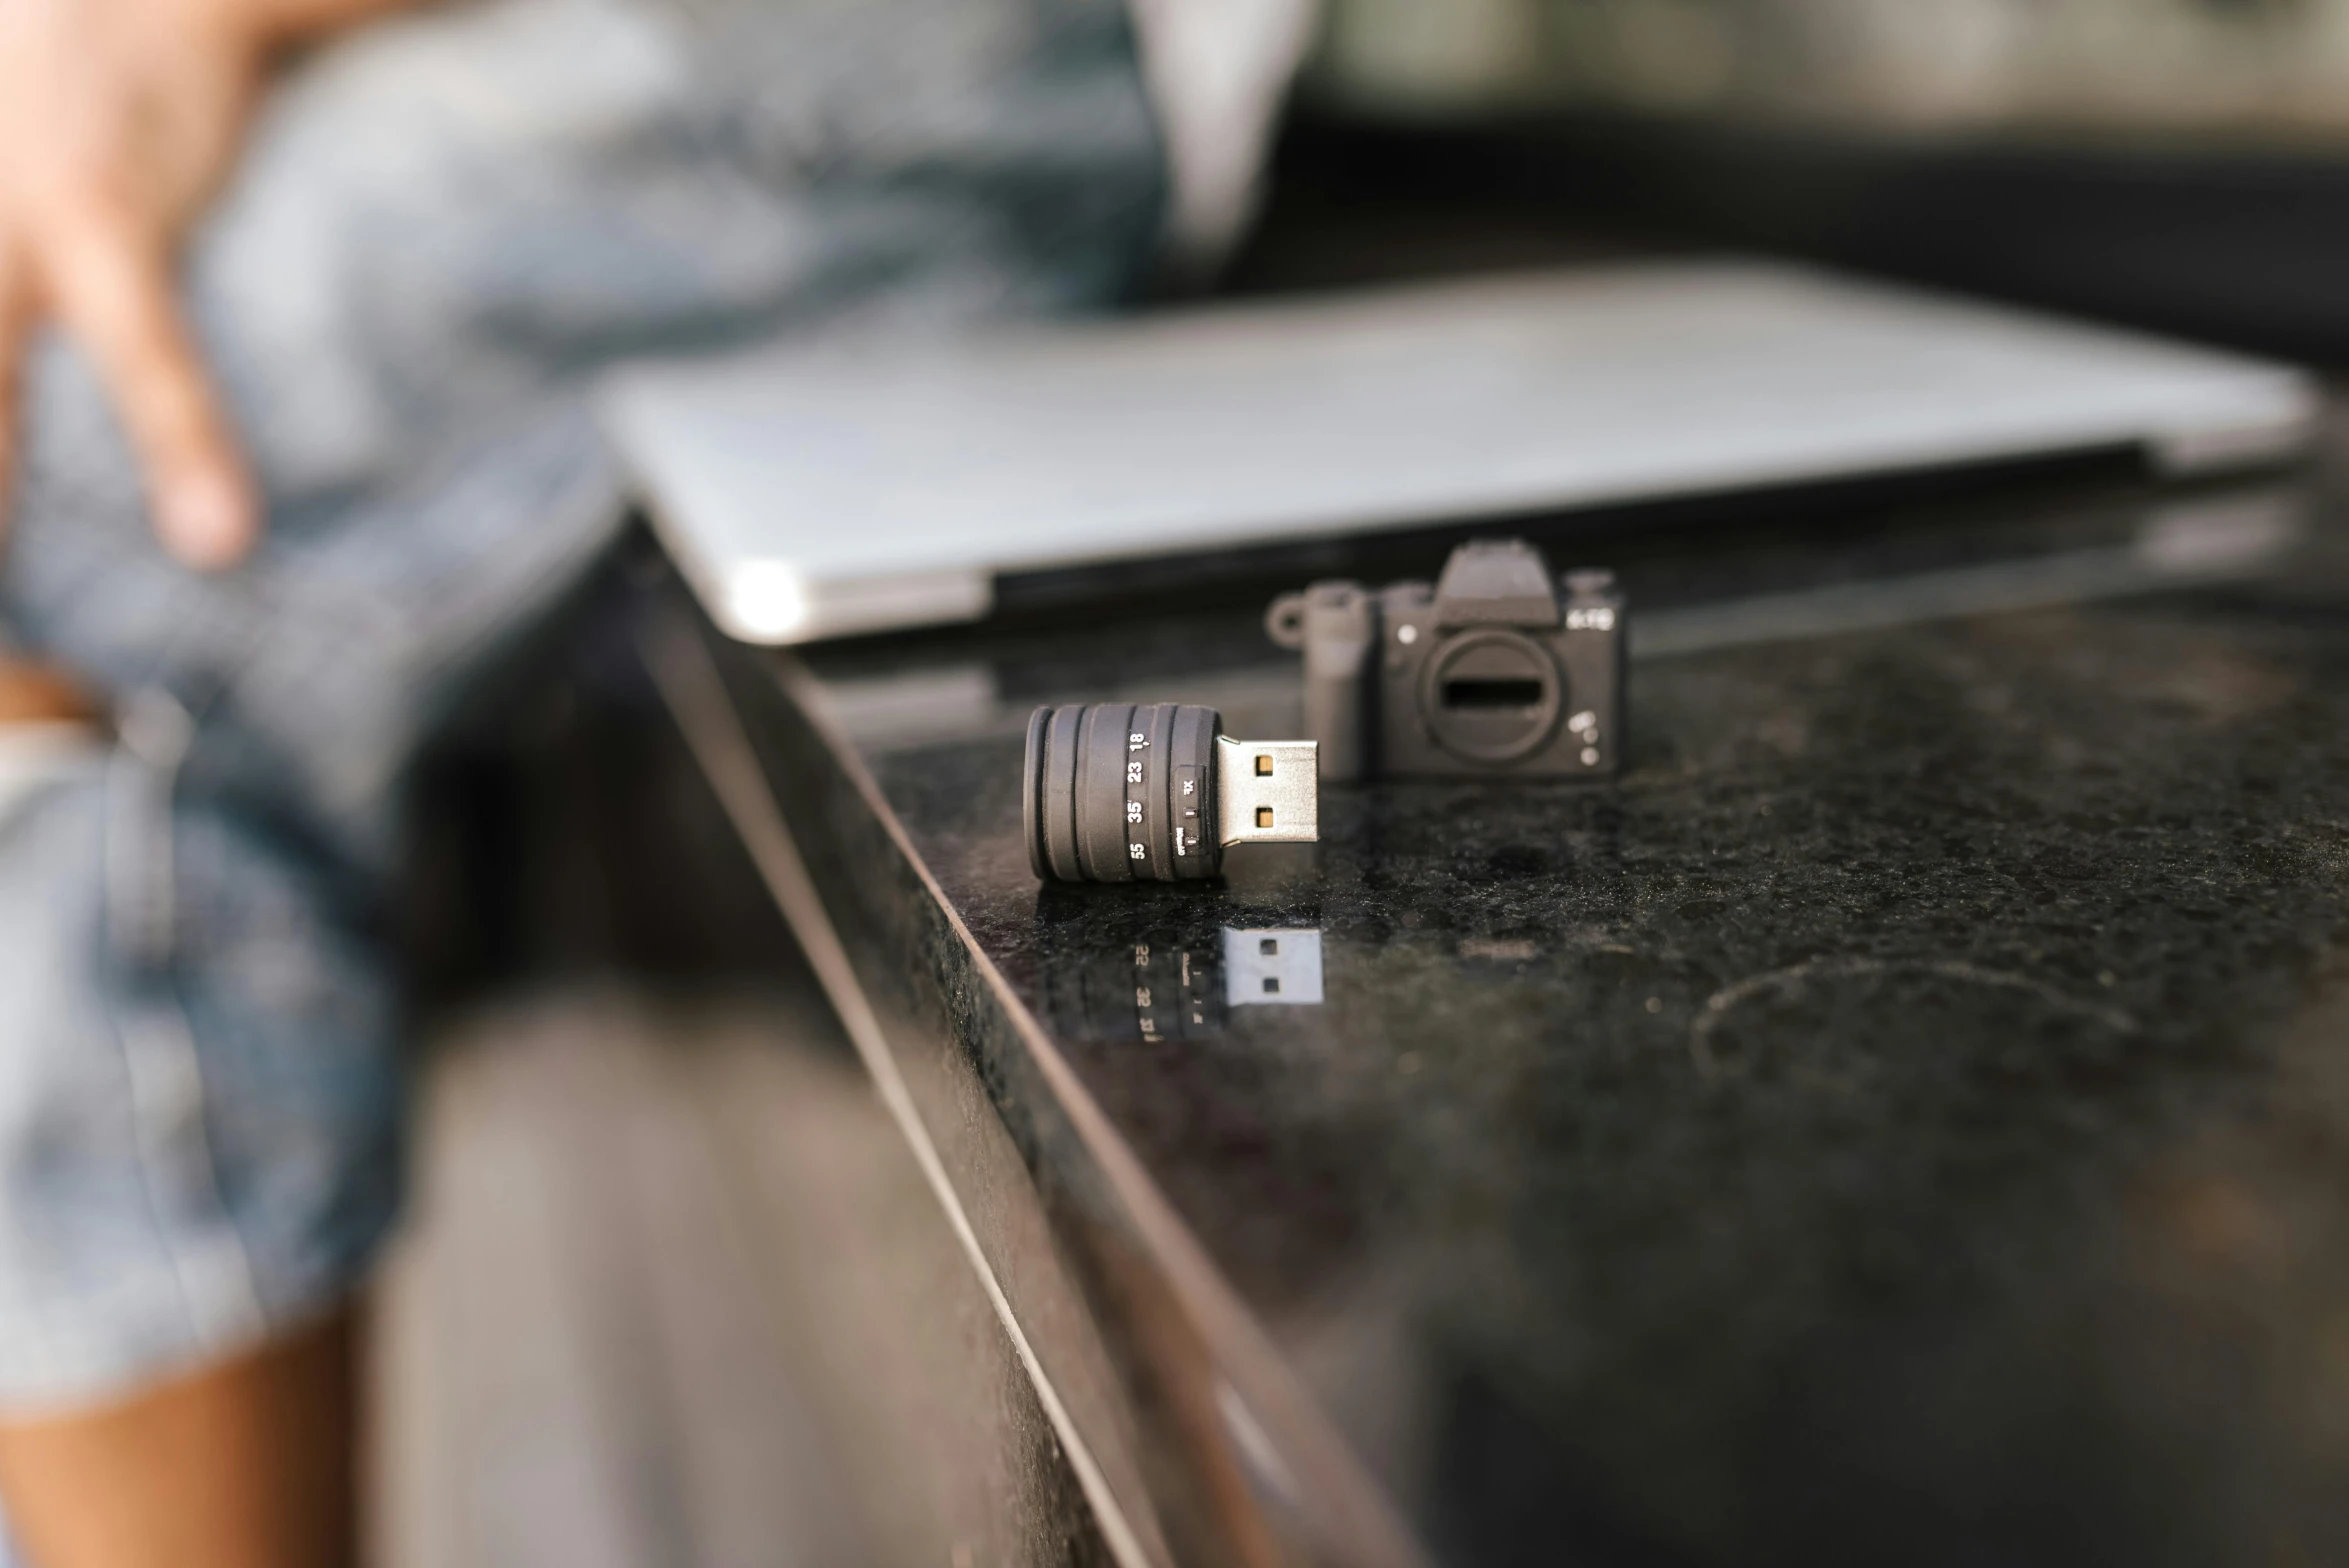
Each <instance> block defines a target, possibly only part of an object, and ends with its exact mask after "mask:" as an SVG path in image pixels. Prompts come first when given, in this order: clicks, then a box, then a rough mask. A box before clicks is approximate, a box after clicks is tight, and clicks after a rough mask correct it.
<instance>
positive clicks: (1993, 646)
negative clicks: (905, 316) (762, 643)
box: [687, 476, 2349, 1564]
mask: <svg viewBox="0 0 2349 1568" xmlns="http://www.w3.org/2000/svg"><path fill="white" fill-rule="evenodd" d="M2332 490H2333V487H2332V486H2331V484H2330V482H2329V481H2327V480H2325V479H2323V478H2322V477H2321V476H2319V477H2312V478H2308V479H2305V480H2303V479H2299V478H2293V479H2288V480H2286V481H2279V482H2275V483H2272V484H2270V485H2266V486H2259V487H2251V488H2242V489H2205V490H2198V491H2192V492H2178V491H2164V490H2155V489H2153V488H2151V487H2148V486H2145V485H2142V484H2134V483H2124V482H2108V481H2105V480H2103V479H2098V478H2087V477H2077V476H2075V477H2067V478H2061V479H2055V478H2051V479H2048V480H2046V481H2045V482H2043V483H2040V484H2037V485H2033V486H2028V487H2025V488H2023V489H2020V490H2015V489H1993V490H1989V491H1986V492H1984V493H1982V494H1978V495H1973V496H1969V497H1966V498H1963V499H1961V500H1952V501H1948V502H1942V501H1939V500H1936V499H1935V498H1933V497H1932V496H1931V495H1930V494H1928V495H1926V496H1924V497H1922V498H1913V497H1912V498H1907V499H1901V500H1898V501H1890V502H1885V503H1883V504H1875V503H1864V504H1852V505H1843V506H1839V507H1835V508H1826V509H1823V510H1822V512H1821V515H1819V516H1817V517H1805V516H1804V515H1802V514H1801V510H1800V508H1795V509H1792V511H1791V512H1788V513H1787V515H1782V516H1779V517H1777V518H1776V519H1775V520H1773V521H1769V522H1767V523H1766V524H1756V525H1755V526H1753V527H1751V528H1737V527H1729V526H1725V525H1721V524H1707V525H1704V526H1701V527H1695V526H1690V527H1680V528H1673V529H1664V528H1650V529H1644V530H1638V529H1631V530H1618V531H1614V532H1600V533H1581V534H1576V533H1558V532H1556V531H1553V532H1552V533H1551V534H1550V535H1549V536H1548V537H1547V538H1546V540H1545V542H1546V543H1547V545H1548V547H1549V548H1550V550H1551V552H1552V555H1553V558H1554V559H1555V560H1556V561H1557V562H1558V564H1559V565H1561V566H1565V565H1569V564H1583V563H1589V564H1608V565H1612V566H1614V567H1616V568H1617V570H1618V571H1619V572H1620V574H1621V575H1622V577H1623V579H1624V581H1625V583H1626V585H1627V587H1628V589H1629V591H1630V594H1631V596H1632V601H1633V604H1634V613H1635V616H1636V621H1635V626H1636V631H1635V636H1636V639H1637V641H1636V645H1635V653H1636V658H1635V662H1634V666H1633V674H1632V677H1631V683H1630V701H1631V725H1632V735H1633V740H1632V752H1631V763H1630V766H1629V767H1628V769H1627V770H1626V772H1625V773H1624V775H1623V777H1622V778H1621V779H1620V781H1619V782H1617V783H1615V784H1613V785H1611V786H1605V787H1589V786H1574V785H1554V786H1553V785H1512V786H1489V785H1471V784H1460V785H1444V784H1388V785H1377V786H1370V787H1361V788H1352V789H1337V788H1331V789H1327V790H1325V792H1324V795H1323V802H1322V827H1323V841H1322V842H1321V843H1320V844H1319V845H1317V846H1312V847H1300V848H1288V847H1274V846H1264V847H1259V848H1253V849H1249V848H1243V849H1240V850H1235V851H1234V852H1233V854H1232V857H1231V861H1230V875H1229V879H1228V881H1227V882H1226V883H1225V884H1223V885H1220V886H1205V887H1200V886H1188V885H1186V886H1176V887H1150V886H1136V887H1052V888H1043V887H1039V885H1038V884H1037V883H1036V881H1035V880H1034V878H1033V877H1032V876H1031V874H1030V872H1029V869H1028V866H1027V862H1026V857H1025V853H1024V849H1023V844H1022V838H1021V832H1020V825H1019V820H1018V808H1017V794H1018V778H1019V772H1020V751H1021V729H1022V725H1023V722H1024V720H1025V717H1026V715H1027V713H1028V711H1029V710H1030V708H1031V707H1032V706H1033V705H1035V704H1036V703H1039V702H1048V701H1049V702H1063V701H1077V700H1089V699H1097V698H1109V697H1115V698H1117V699H1119V700H1133V701H1143V700H1182V701H1196V702H1208V703H1213V704H1216V705H1218V706H1220V707H1221V708H1222V709H1223V711H1224V712H1225V715H1226V718H1227V722H1228V724H1229V727H1230V728H1231V729H1232V730H1233V732H1234V733H1237V734H1241V735H1247V736H1265V737H1270V736H1277V735H1280V734H1284V733H1292V732H1294V731H1296V729H1297V728H1298V724H1299V720H1298V714H1297V677H1296V671H1295V668H1294V664H1293V662H1292V661H1291V659H1290V658H1289V657H1288V656H1285V655H1282V654H1280V653H1278V652H1277V650H1274V649H1273V648H1272V647H1271V646H1270V645H1269V644H1268V643H1266V642H1265V641H1264V640H1263V637H1262V634H1261V631H1260V630H1259V629H1258V627H1257V624H1256V618H1255V613H1254V608H1253V607H1255V606H1260V605H1261V603H1262V602H1263V600H1262V597H1261V596H1260V592H1259V590H1260V589H1264V588H1269V587H1276V586H1294V585H1295V584H1296V583H1297V582H1301V581H1302V580H1303V577H1304V575H1311V573H1297V574H1292V575H1288V576H1283V575H1282V573H1281V571H1280V570H1279V563H1272V564H1273V567H1274V569H1273V570H1271V571H1269V572H1267V573H1266V574H1265V581H1264V582H1263V583H1260V584H1256V585H1253V586H1251V585H1245V584H1242V585H1236V586H1235V585H1227V586H1226V590H1219V591H1216V592H1199V593H1187V594H1185V595H1182V596H1175V595H1169V597H1170V598H1174V597H1180V598H1181V600H1182V604H1181V606H1180V607H1177V608H1165V607H1160V608H1153V607H1151V606H1150V605H1149V604H1148V603H1146V602H1138V603H1137V604H1135V605H1134V606H1133V607H1131V608H1130V610H1129V611H1128V612H1125V613H1121V614H1120V615H1119V616H1117V617H1116V618H1114V619H1106V620H1096V622H1095V623H1094V624H1092V625H1089V626H1083V627H1077V628H1074V629H1070V628H1066V627H1064V628H1062V629H1057V630H1052V631H1049V632H1047V631H1038V630H1023V629H1021V628H1020V627H1019V626H1017V625H1008V626H1004V627H999V628H996V629H992V630H987V629H982V630H979V631H975V632H969V633H964V634H959V635H954V636H942V637H930V638H924V639H917V640H909V641H903V642H885V643H874V644H867V645H862V646H853V647H843V648H839V649H833V650H825V651H822V652H819V653H816V654H814V655H812V656H810V657H807V658H805V659H797V658H791V659H783V660H781V661H777V660H776V659H775V658H774V657H773V656H770V655H754V654H750V653H747V652H744V651H741V650H731V649H724V648H721V649H719V650H718V664H719V666H720V667H721V668H722V674H723V678H724V682H725V689H726V690H727V691H729V692H730V693H731V695H732V706H733V708H734V709H735V710H736V711H737V714H738V716H739V717H740V719H741V721H742V722H743V724H744V725H746V726H747V728H748V731H749V733H750V735H751V737H752V739H753V741H754V743H755V746H756V750H757V755H758V758H759V761H760V763H761V767H762V769H763V772H764V775H765V782H766V785H767V787H768V788H769V789H770V790H771V791H772V792H773V794H774V795H775V797H776V798H777V799H778V800H780V802H781V803H782V806H783V815H784V816H785V817H786V818H787V819H788V821H789V824H790V829H791V833H792V835H793V837H794V838H795V840H796V842H797V846H798V849H799V851H800V853H801V854H802V855H803V856H804V858H805V861H806V865H807V867H808V870H809V875H810V879H811V886H812V887H813V889H814V890H815V892H816V894H817V895H818V897H819V899H820V901H821V903H822V904H823V906H824V908H825V910H826V912H827V918H828V919H829V920H830V922H831V924H832V925H833V927H834V928H835V930H836V933H837V936H838V939H839V943H840V948H841V951H842V954H843V956H844V958H845V959H846V961H847V964H848V967H849V969H850V970H853V972H854V974H855V976H856V978H857V984H858V985H859V986H861V987H862V988H863V991H864V992H865V993H867V995H868V996H869V997H870V999H871V1003H872V1009H873V1017H874V1020H875V1022H874V1027H873V1029H872V1030H871V1031H870V1037H871V1038H872V1039H873V1040H875V1041H884V1042H886V1049H887V1050H889V1051H890V1052H892V1053H894V1054H895V1055H896V1056H897V1057H898V1058H899V1060H900V1061H901V1062H902V1064H903V1071H904V1078H905V1100H904V1104H905V1106H906V1107H907V1108H908V1113H909V1114H911V1115H913V1116H914V1117H916V1118H917V1119H918V1120H919V1121H920V1122H921V1123H923V1124H924V1126H925V1127H926V1128H927V1134H926V1135H928V1136H933V1137H934V1138H935V1140H936V1143H937V1148H938V1154H939V1168H940V1171H941V1174H942V1179H943V1180H944V1181H946V1182H947V1183H948V1184H949V1185H950V1186H952V1187H953V1188H954V1189H955V1190H956V1191H957V1192H958V1193H959V1194H960V1196H961V1199H962V1201H964V1202H966V1203H967V1204H968V1206H969V1208H970V1211H971V1214H972V1217H973V1218H972V1226H973V1233H974V1235H975V1237H976V1241H975V1245H976V1246H977V1247H978V1248H979V1250H980V1251H981V1252H982V1253H983V1254H984V1255H985V1256H986V1257H987V1258H988V1259H989V1260H991V1263H992V1265H993V1266H994V1267H996V1268H997V1269H999V1270H1000V1271H1001V1273H1002V1276H1003V1296H1004V1299H1005V1301H1006V1303H1007V1305H1006V1310H1007V1311H1008V1312H1009V1313H1010V1314H1011V1315H1012V1316H1013V1317H1014V1318H1015V1319H1016V1320H1018V1321H1020V1323H1021V1325H1022V1327H1023V1330H1024V1332H1025V1333H1026V1334H1027V1335H1028V1337H1029V1338H1030V1339H1031V1340H1033V1341H1034V1359H1035V1365H1036V1367H1037V1369H1038V1372H1039V1376H1041V1377H1043V1378H1045V1379H1047V1380H1058V1381H1059V1382H1060V1383H1061V1385H1062V1392H1063V1394H1064V1396H1065V1398H1064V1400H1063V1403H1064V1404H1066V1406H1067V1410H1068V1414H1067V1416H1066V1419H1065V1426H1064V1430H1063V1436H1064V1437H1069V1436H1070V1435H1071V1434H1074V1437H1075V1440H1076V1441H1078V1442H1079V1443H1080V1444H1082V1445H1083V1446H1086V1447H1087V1448H1089V1449H1091V1450H1093V1459H1094V1461H1095V1463H1096V1465H1097V1468H1098V1469H1099V1471H1100V1474H1099V1475H1098V1476H1097V1477H1095V1488H1096V1491H1095V1495H1096V1501H1097V1502H1099V1501H1102V1500H1103V1499H1108V1500H1109V1501H1110V1506H1111V1507H1112V1509H1113V1511H1114V1510H1122V1511H1123V1512H1125V1513H1126V1514H1128V1515H1130V1516H1131V1517H1130V1518H1128V1519H1127V1520H1126V1521H1125V1525H1124V1526H1123V1527H1122V1530H1123V1533H1122V1534H1121V1532H1120V1530H1112V1531H1111V1536H1112V1540H1113V1544H1117V1543H1120V1542H1122V1549H1123V1550H1124V1551H1125V1552H1126V1553H1127V1555H1129V1556H1132V1557H1135V1558H1137V1559H1138V1560H1146V1561H1188V1562H1220V1561H1242V1562H1245V1561H1261V1562H1282V1561H1328V1562H1338V1561H1392V1562H1409V1561H1414V1560H1423V1559H1425V1558H1432V1559H1434V1560H1437V1561H1442V1562H1447V1563H1459V1564H1482V1563H1516V1562H1535V1561H1540V1562H1555V1561H1588V1562H1598V1563H1741V1562H1749V1561H1751V1562H1777V1561H1789V1562H1797V1561H1799V1562H1806V1563H1815V1562H1819V1561H1822V1560H1827V1561H1844V1560H1869V1561H1902V1562H1920V1563H1953V1564H1954V1563H1980V1562H1999V1563H2024V1562H2051V1563H2052V1562H2078V1561H2131V1562H2137V1563H2169V1562H2177V1563H2205V1562H2259V1563H2276V1564H2286V1563H2301V1562H2307V1563H2316V1562H2328V1561H2336V1562H2337V1561H2344V1560H2349V509H2344V508H2343V507H2342V506H2341V505H2339V504H2337V503H2335V502H2334V501H2333V500H2331V499H2330V497H2331V494H2332ZM1782 510H1784V509H1782ZM1445 542H1446V541H1444V540H1441V539H1437V538H1435V537H1433V536H1429V537H1424V538H1418V539H1412V540H1405V541H1402V542H1400V543H1396V544H1391V545H1387V546H1382V547H1379V548H1378V549H1377V550H1375V551H1366V552H1365V553H1364V555H1363V557H1362V558H1361V559H1360V560H1357V561H1352V562H1348V561H1342V560H1341V561H1336V562H1317V563H1315V565H1316V567H1317V568H1318V567H1321V566H1327V565H1331V564H1335V565H1338V566H1341V567H1344V566H1353V567H1357V568H1359V569H1360V575H1364V576H1378V575H1383V574H1387V573H1390V572H1394V571H1399V570H1402V569H1411V570H1413V571H1415V572H1417V573H1430V572H1432V569H1433V567H1434V566H1435V565H1436V564H1438V563H1439V562H1440V560H1441V556H1442V551H1443V548H1444V544H1445ZM687 706H688V707H690V706H691V704H690V703H688V704H687ZM692 727H693V724H692V720H691V718H690V716H689V718H688V728H689V729H691V728H692ZM1312 933H1318V935H1317V936H1315V935H1312ZM802 934H803V939H804V938H805V935H806V932H805V931H804V930H803V933H802ZM1266 940H1271V941H1274V942H1275V943H1276V944H1284V945H1283V946H1282V950H1281V952H1280V954H1279V955H1278V956H1277V957H1267V956H1265V955H1264V954H1262V952H1261V946H1262V943H1263V942H1264V941H1266ZM1300 942H1302V943H1303V944H1304V949H1310V948H1311V947H1312V946H1313V945H1314V944H1315V943H1316V942H1317V943H1318V965H1317V968H1318V977H1319V982H1318V983H1319V991H1320V999H1319V1000H1318V1001H1317V1002H1316V1001H1312V1000H1310V999H1305V1000H1300V999H1299V993H1300V991H1301V990H1302V991H1304V992H1310V990H1311V988H1312V987H1311V978H1310V974H1309V971H1310V970H1311V969H1312V968H1314V967H1316V966H1315V965H1313V963H1312V958H1313V955H1312V953H1311V952H1310V951H1306V950H1301V949H1300V947H1299V944H1300ZM1267 966H1274V967H1271V968H1268V967H1267ZM1299 966H1301V967H1299ZM1267 973H1269V974H1275V975H1276V977H1285V979H1286V982H1287V987H1286V991H1285V992H1284V994H1283V995H1282V996H1281V998H1280V999H1279V1000H1278V1001H1275V1000H1272V999H1268V998H1265V997H1263V996H1262V995H1261V994H1258V990H1259V989H1260V988H1259V985H1258V983H1259V980H1260V978H1261V976H1262V975H1263V974H1267ZM1137 988H1139V989H1143V990H1149V991H1151V992H1152V996H1151V999H1150V1001H1149V1003H1148V1005H1147V1006H1139V1007H1138V1006H1137V1003H1136V998H1135V994H1134V993H1135V991H1136V989H1137ZM1170 998H1171V999H1172V1000H1171V1001H1170ZM991 1118H992V1121H993V1125H989V1122H990V1119H991ZM1006 1151H1009V1153H1008V1154H1007V1153H1006ZM1023 1260H1025V1261H1023ZM1023 1281H1025V1283H1023ZM1053 1281H1058V1282H1059V1283H1057V1284H1055V1283H1053ZM1056 1358H1057V1359H1056ZM1088 1390H1089V1391H1090V1392H1088Z"/></svg>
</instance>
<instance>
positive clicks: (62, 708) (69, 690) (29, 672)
mask: <svg viewBox="0 0 2349 1568" xmlns="http://www.w3.org/2000/svg"><path fill="white" fill-rule="evenodd" d="M94 717H96V712H95V710H94V709H93V708H92V707H91V706H90V704H89V702H88V701H87V700H86V699H84V698H83V696H82V694H81V693H80V692H79V691H77V690H76V689H75V688H74V685H73V683H72V682H71V681H68V680H67V679H65V677H63V676H62V675H59V674H57V673H56V672H55V671H54V670H50V669H46V668H44V667H42V666H41V665H38V664H28V663H26V662H24V661H23V660H21V659H11V658H9V657H7V656H6V655H4V654H0V724H43V723H56V722H58V721H60V720H65V721H73V720H88V719H91V718H94Z"/></svg>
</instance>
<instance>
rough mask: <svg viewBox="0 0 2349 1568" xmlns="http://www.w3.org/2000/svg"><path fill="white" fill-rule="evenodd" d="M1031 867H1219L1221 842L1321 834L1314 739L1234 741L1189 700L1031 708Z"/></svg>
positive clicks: (1197, 875) (1053, 871)
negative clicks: (1033, 709) (1180, 701)
mask: <svg viewBox="0 0 2349 1568" xmlns="http://www.w3.org/2000/svg"><path fill="white" fill-rule="evenodd" d="M1021 799H1022V802H1023V807H1022V809H1023V813H1024V815H1025V817H1026V820H1027V836H1028V864H1029V866H1030V867H1032V868H1033V869H1034V871H1035V873H1036V875H1037V876H1039V877H1043V878H1046V879H1049V880H1054V881H1061V882H1188V881H1195V880H1203V879H1205V878H1209V877H1213V876H1217V875H1219V874H1221V872H1222V870H1223V852H1224V848H1225V847H1226V846H1227V845H1231V844H1239V843H1249V842H1256V841H1264V842H1289V843H1297V842H1311V841H1312V840H1313V839H1314V838H1316V837H1318V836H1319V828H1320V822H1319V807H1318V793H1317V770H1316V762H1315V748H1314V745H1313V743H1312V742H1311V741H1237V740H1233V739H1232V738H1231V737H1230V736H1228V735H1225V734H1224V733H1223V720H1222V716H1221V715H1219V714H1218V713H1216V711H1215V710H1214V709H1212V708H1202V707H1196V706H1193V705H1191V704H1188V703H1172V702H1167V703H1153V704H1142V705H1139V706H1137V705H1135V704H1131V703H1119V702H1101V703H1089V704H1085V705H1082V706H1075V707H1066V708H1038V709H1037V710H1036V711H1035V713H1034V714H1033V715H1031V716H1030V717H1029V719H1028V752H1027V762H1026V768H1025V773H1024V776H1023V793H1022V796H1021Z"/></svg>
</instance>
